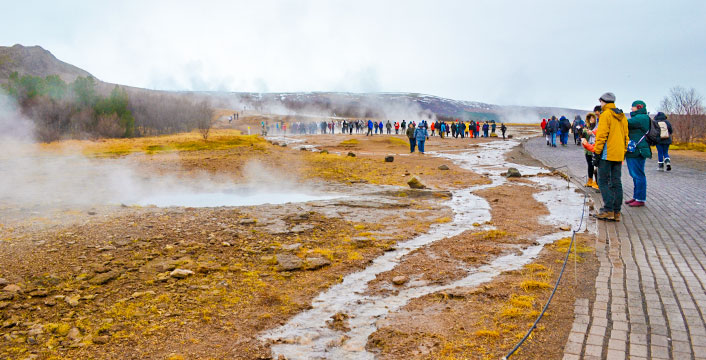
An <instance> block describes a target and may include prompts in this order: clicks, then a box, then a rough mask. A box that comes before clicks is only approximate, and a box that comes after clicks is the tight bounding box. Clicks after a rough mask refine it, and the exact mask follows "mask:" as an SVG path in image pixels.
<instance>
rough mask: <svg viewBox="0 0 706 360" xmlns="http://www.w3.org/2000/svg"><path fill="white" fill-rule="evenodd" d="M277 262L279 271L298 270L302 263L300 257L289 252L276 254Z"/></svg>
mask: <svg viewBox="0 0 706 360" xmlns="http://www.w3.org/2000/svg"><path fill="white" fill-rule="evenodd" d="M277 264H278V265H279V268H278V270H279V271H292V270H299V269H301V268H302V266H303V265H304V262H303V261H302V259H300V258H298V257H296V256H294V255H290V254H278V255H277Z"/></svg>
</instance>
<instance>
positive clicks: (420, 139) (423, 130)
mask: <svg viewBox="0 0 706 360" xmlns="http://www.w3.org/2000/svg"><path fill="white" fill-rule="evenodd" d="M428 137H429V133H428V132H427V127H426V125H425V124H424V123H420V124H419V126H417V129H416V130H414V138H415V139H417V149H419V152H420V153H422V154H424V142H425V141H426V140H427V138H428Z"/></svg>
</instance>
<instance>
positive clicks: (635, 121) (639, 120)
mask: <svg viewBox="0 0 706 360" xmlns="http://www.w3.org/2000/svg"><path fill="white" fill-rule="evenodd" d="M650 121H652V120H650V117H649V115H647V109H646V108H642V109H638V110H637V111H633V112H631V113H630V119H628V137H629V138H630V140H632V141H634V142H635V143H637V142H638V141H639V142H640V143H639V144H637V149H635V151H633V152H628V153H626V154H625V157H626V158H637V157H643V158H645V159H651V158H652V150H650V145H649V144H648V143H647V140H646V139H644V138H643V137H644V136H645V134H647V132H648V131H650ZM640 139H642V141H640Z"/></svg>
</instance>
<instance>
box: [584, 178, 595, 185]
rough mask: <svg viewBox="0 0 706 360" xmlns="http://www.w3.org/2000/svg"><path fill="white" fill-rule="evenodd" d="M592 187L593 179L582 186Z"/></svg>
mask: <svg viewBox="0 0 706 360" xmlns="http://www.w3.org/2000/svg"><path fill="white" fill-rule="evenodd" d="M592 185H593V179H588V181H586V185H584V186H585V187H591V186H592Z"/></svg>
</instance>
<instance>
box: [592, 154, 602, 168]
mask: <svg viewBox="0 0 706 360" xmlns="http://www.w3.org/2000/svg"><path fill="white" fill-rule="evenodd" d="M600 162H601V156H600V155H599V154H593V166H595V167H598V165H599V164H600Z"/></svg>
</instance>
